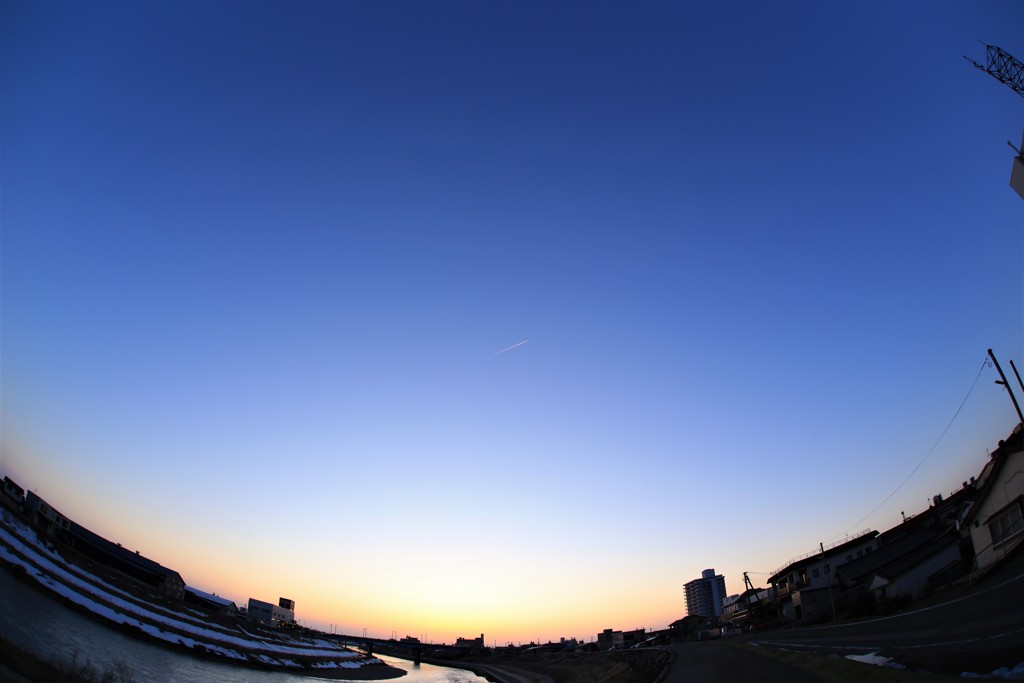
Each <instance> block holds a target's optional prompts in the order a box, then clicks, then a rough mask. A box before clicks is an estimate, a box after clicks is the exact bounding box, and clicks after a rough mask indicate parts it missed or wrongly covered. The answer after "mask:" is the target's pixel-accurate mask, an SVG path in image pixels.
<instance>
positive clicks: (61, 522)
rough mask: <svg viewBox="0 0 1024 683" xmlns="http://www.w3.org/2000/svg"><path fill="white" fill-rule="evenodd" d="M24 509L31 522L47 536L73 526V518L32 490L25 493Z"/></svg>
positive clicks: (54, 534)
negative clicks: (59, 510)
mask: <svg viewBox="0 0 1024 683" xmlns="http://www.w3.org/2000/svg"><path fill="white" fill-rule="evenodd" d="M24 510H25V515H26V517H27V518H28V521H29V523H30V524H32V525H33V526H34V527H35V528H36V529H38V530H39V531H41V532H42V533H44V534H46V535H47V536H51V537H52V536H56V535H57V534H58V533H60V532H62V531H67V530H68V529H69V528H70V527H71V520H69V519H68V518H67V517H65V516H64V515H62V514H61V513H60V512H58V511H57V510H56V509H54V508H53V507H51V506H50V504H49V503H47V502H46V501H45V500H43V499H42V498H40V497H39V496H37V495H36V494H35V493H34V492H32V491H28V492H26V493H25V507H24Z"/></svg>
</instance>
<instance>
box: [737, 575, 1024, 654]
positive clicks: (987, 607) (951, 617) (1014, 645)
mask: <svg viewBox="0 0 1024 683" xmlns="http://www.w3.org/2000/svg"><path fill="white" fill-rule="evenodd" d="M1005 569H1006V570H1004V571H1002V572H1001V573H1000V574H1001V575H1000V576H992V577H989V579H988V580H986V581H985V583H984V584H981V585H977V586H969V587H965V588H963V589H961V590H960V591H958V593H956V594H953V595H949V596H947V598H946V599H945V600H943V601H941V602H936V603H935V604H930V605H926V606H922V607H918V608H916V609H910V610H908V611H906V612H901V613H899V614H895V615H892V616H888V617H883V618H878V619H868V620H862V621H857V622H852V623H846V624H839V625H827V626H818V627H806V628H798V629H788V630H773V631H768V632H766V633H762V634H758V635H756V636H748V637H745V638H744V640H751V641H753V642H757V643H760V644H762V645H767V646H778V647H785V648H788V649H793V650H798V651H812V652H822V653H834V654H844V655H846V654H866V653H872V652H877V653H879V654H881V655H883V656H886V657H891V658H892V659H894V660H895V661H897V662H899V663H903V664H906V665H908V666H913V667H920V668H927V669H930V670H932V671H936V672H943V673H960V672H962V671H974V672H975V673H983V672H988V671H991V670H993V669H994V668H997V667H998V666H1011V667H1012V666H1014V665H1016V664H1019V663H1020V662H1022V661H1024V568H1022V567H1021V566H1020V563H1015V565H1014V566H1010V567H1007V568H1005Z"/></svg>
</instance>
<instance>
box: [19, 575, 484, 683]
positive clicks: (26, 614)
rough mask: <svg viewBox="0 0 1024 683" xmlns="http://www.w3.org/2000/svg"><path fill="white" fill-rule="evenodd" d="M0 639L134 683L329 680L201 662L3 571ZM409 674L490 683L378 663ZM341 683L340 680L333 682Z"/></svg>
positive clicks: (421, 682)
mask: <svg viewBox="0 0 1024 683" xmlns="http://www.w3.org/2000/svg"><path fill="white" fill-rule="evenodd" d="M0 633H2V634H3V635H4V637H5V638H6V639H7V640H9V641H10V642H11V643H12V644H13V645H15V646H17V647H19V648H21V649H23V650H26V651H29V652H33V653H35V654H36V655H37V656H39V657H40V658H42V659H52V660H55V661H65V662H66V661H70V660H71V659H72V657H77V661H78V662H83V661H86V660H88V661H89V662H91V663H92V665H93V666H94V667H95V668H96V670H97V671H99V672H103V671H106V670H108V669H111V668H113V667H114V666H115V664H116V663H117V662H123V663H124V664H126V665H127V666H128V668H129V669H130V670H131V672H132V674H133V676H134V678H135V683H196V682H197V681H217V682H218V683H289V682H290V683H310V681H317V680H326V679H320V678H313V677H309V676H295V675H292V674H287V673H277V672H268V671H259V670H256V669H248V668H244V667H237V666H231V665H228V664H221V663H219V662H212V661H207V660H204V659H197V658H194V657H189V656H187V655H184V654H181V653H178V652H175V651H173V650H170V649H167V648H164V647H160V646H157V645H153V644H151V643H147V642H144V641H142V640H138V639H135V638H131V637H129V636H127V635H125V634H123V633H121V632H120V631H117V630H114V629H112V628H109V627H107V626H105V625H104V624H103V623H102V622H99V621H97V620H95V619H91V618H89V617H87V616H85V615H83V614H79V613H78V612H76V611H74V610H72V609H69V608H67V607H66V606H65V605H64V604H63V603H61V602H59V601H58V600H56V599H54V598H51V597H49V596H47V595H46V594H44V593H43V592H42V591H40V590H36V589H35V588H33V587H31V586H28V585H26V584H25V583H23V582H21V581H19V580H18V579H16V578H15V577H14V576H13V575H12V574H11V573H10V571H8V570H7V569H6V568H0ZM380 659H382V660H384V661H385V662H387V663H388V664H390V665H391V666H395V667H398V668H400V669H403V670H405V671H406V675H405V676H402V677H401V678H397V679H392V680H394V681H402V682H403V683H406V682H407V683H486V681H485V679H483V678H481V677H480V676H477V675H475V674H473V673H471V672H469V671H463V670H462V669H449V668H446V667H443V666H433V665H431V664H420V665H416V664H413V663H412V662H409V661H406V660H403V659H394V658H392V657H380ZM335 680H337V679H335Z"/></svg>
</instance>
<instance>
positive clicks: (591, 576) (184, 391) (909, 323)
mask: <svg viewBox="0 0 1024 683" xmlns="http://www.w3.org/2000/svg"><path fill="white" fill-rule="evenodd" d="M0 7H2V10H0V11H2V16H0V62H2V66H0V75H2V81H3V88H2V95H0V96H2V112H0V113H2V117H0V135H2V137H0V155H2V156H0V163H2V167H0V192H2V194H0V202H2V203H0V218H2V252H0V258H2V262H0V264H2V280H0V283H2V300H0V303H2V329H0V340H2V374H0V381H2V385H0V388H2V446H3V449H2V454H0V473H2V474H5V475H9V476H11V477H12V478H13V479H14V480H15V481H17V482H18V483H19V484H21V485H22V486H24V487H26V488H29V489H31V490H33V491H35V492H36V493H38V494H39V495H40V496H42V497H43V498H44V499H46V500H47V501H48V502H50V503H51V504H53V505H54V506H55V507H56V508H58V509H59V510H61V511H62V512H63V513H64V514H65V515H67V516H68V517H70V518H71V519H73V520H75V521H76V522H79V523H81V524H83V525H85V526H86V527H88V528H90V529H92V530H94V531H96V532H97V533H100V534H102V535H104V536H105V537H107V538H109V539H111V540H114V541H117V542H120V543H122V544H123V545H124V546H126V547H128V548H132V549H137V550H140V551H141V552H142V554H144V555H146V556H148V557H150V558H152V559H154V560H156V561H158V562H160V563H162V564H164V565H165V566H168V567H170V568H172V569H174V570H176V571H178V572H179V573H180V574H181V575H182V576H183V577H184V579H185V580H186V582H187V583H188V584H189V585H192V586H195V587H197V588H200V589H202V590H206V591H209V592H215V593H217V594H218V595H223V596H225V597H229V598H231V599H233V600H235V601H236V602H239V603H240V604H241V603H244V602H245V601H246V600H247V599H248V598H249V597H254V598H257V599H262V600H269V601H275V600H276V599H277V598H278V597H279V596H284V597H288V598H292V599H294V600H295V601H296V613H297V617H298V618H299V619H300V620H301V621H302V622H303V623H304V624H306V625H310V626H315V627H320V628H325V629H331V630H333V629H337V630H338V631H339V632H349V633H362V630H363V629H366V630H367V632H368V634H370V635H377V636H381V637H391V636H392V635H397V637H402V636H404V635H413V636H416V637H423V638H426V639H428V640H431V641H433V642H452V641H453V640H454V639H455V638H456V637H459V636H466V637H476V636H477V635H479V634H480V633H484V634H485V635H486V639H487V642H488V644H492V643H497V644H503V643H505V642H529V641H536V640H538V639H539V640H543V641H547V640H549V639H555V640H557V639H558V638H559V637H579V638H584V639H586V640H590V639H592V638H593V637H594V636H595V635H596V634H597V633H598V632H600V631H601V630H603V629H605V628H614V629H631V628H637V627H645V628H648V629H658V628H664V627H666V626H667V625H668V624H669V623H670V622H672V621H674V620H676V619H678V618H680V617H682V616H684V615H685V613H686V610H685V602H684V597H683V588H682V586H683V584H684V583H686V582H687V581H690V580H692V579H694V578H698V577H699V576H700V574H701V571H702V570H703V569H705V568H714V569H715V570H716V571H717V572H720V573H723V574H724V575H725V578H726V585H727V590H728V592H729V593H738V592H741V591H742V588H743V579H742V573H743V572H744V571H747V572H750V576H751V579H752V580H753V581H754V583H755V584H757V585H764V582H765V581H766V580H767V578H768V575H769V574H770V573H771V572H773V571H774V570H776V569H778V568H780V567H781V566H783V565H784V564H786V563H787V562H788V560H789V559H790V558H792V557H794V556H797V555H801V554H804V553H806V552H809V551H811V550H813V549H814V548H816V547H817V546H818V543H819V542H824V543H829V542H835V541H836V540H839V539H842V538H843V537H844V536H845V535H846V534H850V533H857V532H859V531H860V530H862V529H869V528H870V529H878V530H885V529H887V528H889V527H891V526H893V525H895V524H896V523H898V522H899V521H900V519H901V513H903V512H905V513H906V514H907V515H911V514H916V513H918V512H920V511H922V510H923V509H925V508H926V507H927V504H928V501H929V500H930V499H931V497H932V496H933V495H935V494H940V493H941V494H944V495H945V494H948V493H950V492H952V491H954V490H956V489H958V488H959V487H960V483H961V482H962V481H965V480H967V479H968V478H969V477H970V476H972V475H977V474H978V473H979V472H980V470H981V468H982V467H983V466H984V464H985V462H986V459H987V454H988V452H989V451H991V450H992V449H993V448H995V446H996V445H997V443H998V441H999V439H1001V438H1004V437H1005V436H1006V435H1008V434H1009V433H1010V431H1011V430H1012V429H1013V427H1014V426H1015V425H1016V424H1017V421H1018V420H1017V416H1016V413H1015V412H1014V409H1013V406H1012V404H1011V402H1010V400H1009V398H1008V396H1007V394H1006V391H1005V390H1004V389H1003V388H1002V387H1000V386H998V385H996V384H994V381H995V380H996V379H998V375H997V374H996V371H995V369H994V368H993V367H989V366H986V365H985V360H986V357H987V354H986V352H987V349H989V348H991V349H993V351H994V353H995V354H996V356H997V358H998V359H999V361H1000V363H1001V365H1002V366H1003V368H1004V370H1006V371H1007V372H1008V373H1009V372H1011V371H1010V368H1009V361H1010V360H1014V362H1015V364H1016V365H1017V366H1021V365H1022V364H1024V354H1022V351H1024V275H1022V273H1024V269H1022V268H1021V263H1022V262H1024V202H1022V201H1021V198H1020V197H1018V196H1017V195H1016V194H1015V193H1014V192H1013V191H1012V190H1011V189H1010V188H1009V186H1008V182H1009V175H1010V168H1011V161H1012V158H1013V156H1014V152H1013V151H1012V150H1011V149H1010V148H1009V147H1008V146H1007V144H1006V143H1007V141H1012V142H1013V143H1014V145H1016V144H1017V143H1018V141H1019V140H1020V139H1021V133H1022V131H1024V99H1022V98H1021V97H1019V96H1018V95H1016V94H1015V93H1014V92H1013V91H1012V90H1010V89H1009V88H1008V87H1006V86H1004V85H1001V84H1000V83H998V82H997V81H996V80H995V79H993V78H992V77H990V76H988V75H986V74H984V73H982V72H981V71H978V70H976V69H974V68H973V67H971V65H970V64H969V63H968V62H967V61H965V60H964V59H963V55H967V56H969V57H971V58H974V59H977V60H979V61H981V60H983V59H984V52H985V50H984V44H994V45H998V46H1000V47H1002V48H1003V49H1005V50H1007V51H1008V52H1010V53H1011V54H1015V55H1016V56H1018V57H1019V58H1024V41H1022V39H1021V38H1022V36H1024V11H1021V7H1020V4H1019V3H1017V2H1014V1H1012V0H1006V1H1001V2H995V1H987V0H983V1H980V2H947V1H941V0H940V1H938V2H918V1H907V2H898V3H892V2H880V1H875V0H870V1H868V2H835V3H820V2H811V1H807V2H797V1H783V2H774V3H755V2H715V3H697V2H674V3H667V2H640V3H625V2H620V3H609V2H529V1H527V2H506V1H502V0H487V1H484V2H447V1H440V0H437V1H427V2H392V1H389V0H383V1H380V2H369V1H361V0H352V1H341V2H309V1H304V0H299V1H297V2H287V3H285V2H258V1H252V2H229V1H227V0H217V1H214V2H193V1H190V0H176V1H175V2H167V1H162V0H153V1H151V2H144V3H138V2H93V1H85V2H49V1H47V0H43V1H41V2H38V1H33V2H27V1H22V0H13V1H11V0H7V1H5V2H3V4H2V6H0ZM979 41H980V42H979ZM1011 377H1012V375H1011ZM1021 393H1024V392H1021ZM1022 398H1024V396H1022ZM908 477H909V478H908Z"/></svg>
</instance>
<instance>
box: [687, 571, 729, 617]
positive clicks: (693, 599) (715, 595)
mask: <svg viewBox="0 0 1024 683" xmlns="http://www.w3.org/2000/svg"><path fill="white" fill-rule="evenodd" d="M683 589H684V590H685V591H686V613H687V614H689V615H691V616H702V617H708V618H713V617H720V616H722V601H723V600H725V597H726V595H727V593H726V592H725V577H724V576H722V575H721V574H715V570H714V569H705V570H704V571H702V572H701V573H700V578H699V579H694V580H693V581H690V582H689V583H687V584H685V585H684V586H683Z"/></svg>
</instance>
